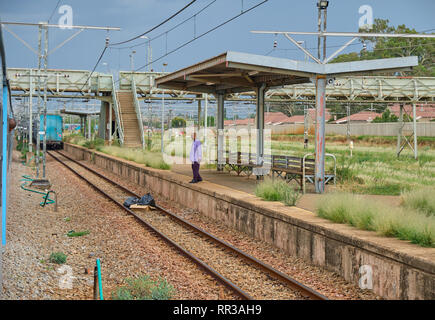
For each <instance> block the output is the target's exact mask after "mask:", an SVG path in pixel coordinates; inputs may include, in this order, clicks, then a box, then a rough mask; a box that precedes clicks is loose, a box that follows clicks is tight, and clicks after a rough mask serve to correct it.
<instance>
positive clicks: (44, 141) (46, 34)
mask: <svg viewBox="0 0 435 320" xmlns="http://www.w3.org/2000/svg"><path fill="white" fill-rule="evenodd" d="M44 28H45V34H44V138H43V153H42V178H45V162H46V156H47V63H48V27H47V26H45V27H44Z"/></svg>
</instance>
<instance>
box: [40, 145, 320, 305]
mask: <svg viewBox="0 0 435 320" xmlns="http://www.w3.org/2000/svg"><path fill="white" fill-rule="evenodd" d="M55 153H56V156H55V155H54V154H53V152H48V154H49V155H50V156H51V157H53V158H54V159H55V160H57V161H58V162H60V163H61V164H62V165H64V166H65V167H67V168H68V169H69V170H71V171H72V172H73V173H75V174H76V175H77V176H78V177H80V178H81V179H83V180H84V181H86V182H87V183H88V184H89V185H91V186H92V187H93V188H94V189H96V190H97V191H98V192H100V193H101V194H103V195H104V196H105V197H106V198H108V199H110V200H111V201H113V202H114V203H115V204H117V205H118V206H119V207H120V208H122V209H123V210H125V211H126V212H128V213H129V214H131V215H132V216H134V217H135V218H136V219H137V220H138V221H139V222H140V223H142V224H143V225H145V226H146V227H147V228H148V229H150V230H151V231H152V232H154V233H156V234H157V235H158V236H160V237H161V238H162V239H163V240H165V241H166V242H167V243H169V244H170V245H171V246H173V247H174V248H175V249H176V250H178V251H179V252H180V253H181V254H183V255H185V256H186V257H188V258H189V259H191V260H192V261H193V262H194V263H196V264H197V265H198V266H200V267H201V268H202V269H203V270H205V271H206V272H207V273H209V274H210V275H211V276H213V277H214V278H215V279H216V280H218V281H219V282H221V283H222V284H223V285H225V286H226V287H227V288H229V289H230V290H232V291H233V292H234V293H235V294H236V295H237V296H239V297H240V298H242V299H315V300H326V299H327V298H326V297H325V296H323V295H322V294H320V293H318V292H316V291H314V290H312V289H311V288H309V287H307V286H305V285H303V284H302V283H300V282H298V281H296V280H294V279H292V278H291V277H289V276H288V275H286V274H284V273H282V272H280V271H278V270H276V269H274V268H273V267H271V266H269V265H267V264H265V263H263V262H262V261H260V260H258V259H256V258H255V257H253V256H251V255H249V254H246V253H244V252H243V251H241V250H240V249H238V248H236V247H234V246H232V245H231V244H229V243H227V242H225V241H223V240H221V239H219V238H216V237H215V236H213V235H212V234H210V233H208V232H207V231H205V230H203V229H201V228H199V227H197V226H195V225H193V224H191V223H190V222H189V221H187V220H185V219H183V218H181V217H179V216H178V215H176V214H174V213H172V212H170V211H168V210H166V209H165V208H162V207H160V206H157V209H158V210H155V211H147V212H141V211H140V210H136V211H133V210H131V209H129V208H126V207H124V206H123V202H124V200H125V199H126V197H128V196H135V197H139V198H140V197H141V195H138V194H136V193H135V192H133V191H131V190H129V189H128V188H126V187H124V186H122V185H120V184H118V183H116V182H114V181H112V180H111V179H109V178H108V177H106V176H104V175H102V174H101V173H99V172H97V171H95V170H94V169H92V168H90V167H88V166H86V165H84V164H83V163H81V162H79V161H77V160H75V159H72V158H71V157H69V156H67V155H65V154H63V153H60V152H57V151H55ZM59 156H60V157H59ZM63 159H66V160H63Z"/></svg>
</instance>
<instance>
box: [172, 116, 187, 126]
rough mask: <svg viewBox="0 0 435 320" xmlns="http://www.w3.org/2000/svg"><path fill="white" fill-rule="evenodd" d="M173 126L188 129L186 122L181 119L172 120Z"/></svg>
mask: <svg viewBox="0 0 435 320" xmlns="http://www.w3.org/2000/svg"><path fill="white" fill-rule="evenodd" d="M171 124H172V127H173V128H184V127H186V120H184V118H181V117H175V118H173V119H172V121H171Z"/></svg>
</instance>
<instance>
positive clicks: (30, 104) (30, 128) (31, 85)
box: [28, 69, 33, 152]
mask: <svg viewBox="0 0 435 320" xmlns="http://www.w3.org/2000/svg"><path fill="white" fill-rule="evenodd" d="M32 73H33V72H32V69H30V77H29V81H30V90H29V139H28V140H29V152H33V140H32V135H33V128H32V126H33V118H32V114H33V110H32V100H33V97H32V94H33V77H32V76H33V74H32Z"/></svg>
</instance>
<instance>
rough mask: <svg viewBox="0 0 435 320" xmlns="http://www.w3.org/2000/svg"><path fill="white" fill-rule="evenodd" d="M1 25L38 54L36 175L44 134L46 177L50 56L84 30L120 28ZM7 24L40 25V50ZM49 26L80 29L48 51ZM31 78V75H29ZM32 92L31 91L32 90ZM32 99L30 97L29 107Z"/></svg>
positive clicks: (61, 26)
mask: <svg viewBox="0 0 435 320" xmlns="http://www.w3.org/2000/svg"><path fill="white" fill-rule="evenodd" d="M1 25H2V27H3V28H5V30H7V31H8V32H9V33H10V34H11V35H12V36H14V37H15V38H16V39H17V40H18V41H20V42H21V43H22V44H24V45H25V46H26V47H27V48H28V49H30V51H32V52H33V53H35V54H36V55H37V56H38V71H37V76H38V117H37V130H38V131H39V132H38V134H37V135H36V136H37V145H36V155H37V156H36V157H35V160H36V176H37V177H39V160H40V156H39V154H40V150H39V149H40V136H41V134H43V155H42V178H43V179H45V175H46V172H45V169H46V154H47V136H46V131H47V67H48V56H49V55H50V54H52V53H54V52H55V51H56V50H58V49H59V48H61V47H62V46H63V45H65V44H66V43H67V42H69V41H71V40H72V39H74V38H75V37H76V36H78V35H79V34H80V33H81V32H83V31H84V30H86V29H88V30H106V31H107V32H109V31H110V30H115V31H119V30H121V29H120V28H117V27H96V26H73V25H58V24H49V23H47V22H39V23H28V22H1ZM7 25H15V26H33V27H38V51H36V50H35V49H33V48H32V46H31V45H30V44H28V43H27V42H26V41H24V40H23V39H21V38H20V37H19V36H18V35H17V34H16V33H14V32H13V31H12V30H10V29H9V28H8V27H7ZM49 28H60V29H79V30H78V31H77V32H75V33H74V34H73V35H72V36H70V37H68V38H67V39H66V40H64V41H63V42H61V43H60V44H58V45H57V46H56V47H55V48H53V49H52V50H51V51H48V29H49ZM43 32H44V50H43V51H42V33H43ZM107 42H108V38H106V44H107ZM42 61H43V65H44V68H43V71H42V73H41V64H42ZM41 76H42V77H44V94H43V115H44V118H43V119H44V131H40V114H41V106H40V96H41V84H40V81H41ZM29 78H31V76H29ZM30 92H31V91H30ZM30 101H31V99H29V107H30V103H31V102H30ZM29 121H30V123H29V127H30V128H32V125H33V123H32V121H33V119H32V117H30V119H29Z"/></svg>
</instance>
